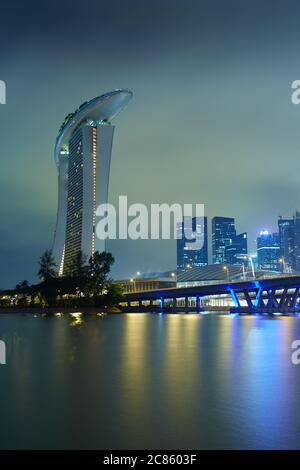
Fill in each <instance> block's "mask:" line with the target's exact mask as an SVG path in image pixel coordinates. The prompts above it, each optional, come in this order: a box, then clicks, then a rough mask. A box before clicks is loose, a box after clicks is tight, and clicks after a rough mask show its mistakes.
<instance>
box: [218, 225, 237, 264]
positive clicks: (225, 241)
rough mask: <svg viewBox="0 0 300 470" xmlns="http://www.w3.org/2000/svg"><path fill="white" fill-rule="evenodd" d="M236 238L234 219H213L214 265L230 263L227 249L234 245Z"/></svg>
mask: <svg viewBox="0 0 300 470" xmlns="http://www.w3.org/2000/svg"><path fill="white" fill-rule="evenodd" d="M235 237H236V230H235V225H234V219H233V218H231V217H213V219H212V260H213V264H221V263H228V260H227V259H226V247H229V246H230V245H232V243H233V240H234V239H235Z"/></svg>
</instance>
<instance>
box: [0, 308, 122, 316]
mask: <svg viewBox="0 0 300 470" xmlns="http://www.w3.org/2000/svg"><path fill="white" fill-rule="evenodd" d="M1 313H38V314H43V313H46V314H51V313H53V314H54V313H86V314H88V313H89V314H96V313H121V310H119V309H117V308H110V309H106V308H101V307H99V308H97V307H44V308H43V307H0V315H1Z"/></svg>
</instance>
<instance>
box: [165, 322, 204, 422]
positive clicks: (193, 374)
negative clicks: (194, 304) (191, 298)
mask: <svg viewBox="0 0 300 470" xmlns="http://www.w3.org/2000/svg"><path fill="white" fill-rule="evenodd" d="M164 320H165V342H164V345H165V347H164V380H165V387H164V392H165V397H164V399H167V402H168V407H169V414H170V415H171V416H172V417H173V421H174V425H175V426H178V427H180V422H182V420H185V421H186V420H192V419H193V417H192V413H193V411H192V410H193V409H194V405H193V404H194V403H195V399H196V400H197V399H199V398H200V397H196V396H195V394H194V391H195V385H196V383H197V381H198V380H199V375H200V361H199V354H200V351H199V341H198V338H199V334H200V329H201V316H199V315H192V314H189V315H169V316H168V317H167V318H164ZM167 397H168V398H167Z"/></svg>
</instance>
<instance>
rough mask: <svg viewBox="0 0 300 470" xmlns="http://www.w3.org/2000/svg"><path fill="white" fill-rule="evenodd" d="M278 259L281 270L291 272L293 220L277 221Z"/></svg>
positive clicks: (293, 247)
mask: <svg viewBox="0 0 300 470" xmlns="http://www.w3.org/2000/svg"><path fill="white" fill-rule="evenodd" d="M278 233H279V246H280V259H281V261H282V270H283V271H291V270H292V269H293V268H294V267H295V221H294V219H283V218H282V217H279V219H278Z"/></svg>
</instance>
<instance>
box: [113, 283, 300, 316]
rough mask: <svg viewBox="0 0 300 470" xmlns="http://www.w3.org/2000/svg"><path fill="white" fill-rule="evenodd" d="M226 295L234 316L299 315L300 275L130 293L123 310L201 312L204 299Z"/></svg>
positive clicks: (126, 296) (125, 296)
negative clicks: (236, 314) (231, 302)
mask: <svg viewBox="0 0 300 470" xmlns="http://www.w3.org/2000/svg"><path fill="white" fill-rule="evenodd" d="M224 294H227V295H229V296H230V297H231V299H232V301H233V306H232V307H231V308H230V312H232V313H246V314H251V313H282V314H292V313H296V312H298V311H300V274H297V275H287V274H284V275H281V276H276V277H270V278H268V279H254V280H245V281H233V282H226V283H218V284H207V285H201V286H195V287H180V288H178V287H177V288H169V289H159V290H153V291H144V292H136V293H128V294H125V295H124V298H123V300H122V302H120V308H121V310H122V311H124V312H126V311H131V312H132V311H139V312H142V311H153V312H161V311H165V312H167V311H170V312H175V311H186V312H187V311H188V312H193V311H195V312H200V311H203V310H204V309H205V308H204V307H203V305H201V299H202V298H203V297H207V296H212V295H224Z"/></svg>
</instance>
